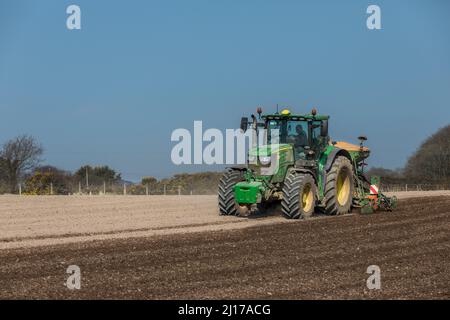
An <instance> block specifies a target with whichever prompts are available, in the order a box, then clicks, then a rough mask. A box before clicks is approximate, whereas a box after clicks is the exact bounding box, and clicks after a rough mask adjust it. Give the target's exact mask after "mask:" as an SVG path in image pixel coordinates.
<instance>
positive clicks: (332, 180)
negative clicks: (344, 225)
mask: <svg viewBox="0 0 450 320" xmlns="http://www.w3.org/2000/svg"><path fill="white" fill-rule="evenodd" d="M353 186H354V182H353V166H352V163H351V162H350V160H349V159H348V158H346V157H344V156H338V157H337V158H336V159H335V160H334V163H333V165H332V166H331V169H330V171H329V172H328V174H327V180H326V184H325V213H327V214H329V215H341V214H346V213H348V212H349V211H350V209H351V205H352V200H353Z"/></svg>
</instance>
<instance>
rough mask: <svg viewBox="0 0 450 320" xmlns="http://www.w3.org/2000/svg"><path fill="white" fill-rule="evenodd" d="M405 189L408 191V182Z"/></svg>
mask: <svg viewBox="0 0 450 320" xmlns="http://www.w3.org/2000/svg"><path fill="white" fill-rule="evenodd" d="M405 191H406V192H408V184H406V185H405Z"/></svg>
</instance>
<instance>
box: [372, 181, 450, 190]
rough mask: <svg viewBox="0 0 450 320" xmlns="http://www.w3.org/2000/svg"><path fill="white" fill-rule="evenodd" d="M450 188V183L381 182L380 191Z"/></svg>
mask: <svg viewBox="0 0 450 320" xmlns="http://www.w3.org/2000/svg"><path fill="white" fill-rule="evenodd" d="M437 190H450V184H409V183H405V184H381V186H380V191H381V192H402V191H405V192H408V191H437Z"/></svg>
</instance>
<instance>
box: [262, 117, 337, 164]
mask: <svg viewBox="0 0 450 320" xmlns="http://www.w3.org/2000/svg"><path fill="white" fill-rule="evenodd" d="M316 113H317V112H316V111H315V109H313V110H312V112H311V114H308V115H295V114H291V112H290V111H289V110H283V111H282V112H281V114H273V115H264V116H262V119H263V120H264V127H265V129H266V130H267V144H268V145H270V144H272V143H273V140H274V139H272V134H273V133H274V132H276V133H277V134H278V142H279V143H283V144H289V145H291V146H292V148H293V153H294V158H295V160H314V159H317V158H318V157H319V155H320V153H321V152H322V151H323V150H324V149H325V148H326V146H327V145H328V144H329V140H330V139H329V136H328V118H329V117H328V116H319V115H317V114H316ZM275 143H276V142H275Z"/></svg>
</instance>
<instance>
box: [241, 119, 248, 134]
mask: <svg viewBox="0 0 450 320" xmlns="http://www.w3.org/2000/svg"><path fill="white" fill-rule="evenodd" d="M247 128H248V118H247V117H242V118H241V130H242V131H244V132H245V131H247Z"/></svg>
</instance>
